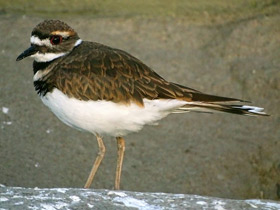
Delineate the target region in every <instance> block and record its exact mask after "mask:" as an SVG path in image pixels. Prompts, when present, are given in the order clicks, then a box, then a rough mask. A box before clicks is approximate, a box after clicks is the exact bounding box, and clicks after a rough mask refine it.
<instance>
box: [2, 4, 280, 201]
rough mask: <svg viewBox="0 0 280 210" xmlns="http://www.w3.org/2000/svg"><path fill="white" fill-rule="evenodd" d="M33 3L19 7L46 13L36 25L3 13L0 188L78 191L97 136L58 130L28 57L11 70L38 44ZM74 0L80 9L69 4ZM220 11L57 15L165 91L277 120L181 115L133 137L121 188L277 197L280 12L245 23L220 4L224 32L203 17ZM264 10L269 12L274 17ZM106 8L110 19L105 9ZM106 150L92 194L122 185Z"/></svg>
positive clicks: (111, 143) (112, 145)
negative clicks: (172, 88)
mask: <svg viewBox="0 0 280 210" xmlns="http://www.w3.org/2000/svg"><path fill="white" fill-rule="evenodd" d="M0 2H1V0H0ZM2 2H4V1H2ZM5 2H7V4H9V5H10V4H16V3H15V2H19V1H5ZM20 2H23V1H20ZM36 2H38V1H34V2H33V1H26V4H27V5H26V4H25V7H24V3H23V5H22V4H20V3H18V4H17V5H16V6H17V7H20V8H26V9H28V11H30V9H32V8H34V7H35V8H40V10H38V12H37V13H36V15H34V14H33V13H32V14H31V13H26V14H24V15H23V14H22V13H9V12H8V10H5V11H7V12H5V11H4V12H1V11H3V10H0V37H1V41H0V55H1V56H0V110H1V111H0V183H1V184H5V185H6V186H21V187H40V188H53V187H66V188H67V187H71V188H72V187H82V186H83V185H84V183H85V181H86V179H87V176H88V173H89V171H90V168H91V166H92V164H93V161H94V158H95V157H96V155H97V142H96V140H95V137H94V136H93V135H91V134H88V133H82V132H79V131H76V130H74V129H72V128H70V127H67V126H66V125H64V124H63V123H62V122H60V121H59V120H58V119H57V118H56V117H55V116H54V115H53V114H52V113H51V112H50V111H49V110H48V109H47V108H46V107H45V106H44V105H43V104H42V102H41V101H40V98H39V97H38V96H37V95H36V93H35V91H34V87H33V84H32V83H33V79H32V77H33V75H32V74H33V73H32V59H28V58H27V59H26V60H24V61H22V62H16V61H15V59H16V57H17V56H18V55H19V54H20V53H21V52H22V51H23V50H24V49H26V48H27V47H28V46H29V45H30V43H29V39H30V33H31V30H32V29H33V27H34V26H35V25H36V24H38V23H39V22H41V21H42V20H43V19H44V17H42V16H40V15H41V13H40V12H41V11H42V10H41V9H43V7H41V6H39V5H37V4H36ZM40 2H42V3H44V4H52V5H55V7H58V6H59V5H60V4H58V3H57V1H53V2H50V1H40ZM63 2H66V1H63ZM67 2H68V1H67ZM78 2H82V1H76V0H75V4H72V5H71V4H70V6H75V7H76V4H77V3H78ZM102 2H104V3H106V4H107V2H108V1H102ZM118 2H119V1H118ZM149 2H152V1H149ZM156 2H159V1H156ZM166 2H167V0H166ZM168 2H169V1H168ZM181 2H190V4H191V2H194V1H181ZM195 2H200V1H195ZM204 2H209V1H206V0H205V1H204ZM213 2H218V1H213ZM213 2H211V4H210V5H209V3H208V4H207V5H206V6H205V7H204V6H202V7H201V8H200V10H199V11H203V10H206V11H205V12H201V13H200V12H198V14H197V16H196V17H200V18H201V21H198V22H196V21H193V20H189V18H188V17H189V16H188V15H187V16H184V15H180V16H172V15H163V16H158V15H157V13H156V11H155V14H154V16H145V15H138V16H137V14H136V15H134V16H133V15H132V16H122V15H121V14H119V15H117V16H114V14H111V16H110V17H108V16H104V14H103V13H102V10H101V11H99V14H100V15H99V17H98V18H94V17H91V16H85V15H84V13H83V12H84V11H83V10H81V11H80V14H81V15H80V16H78V15H76V16H72V13H71V11H68V10H66V11H65V10H64V7H61V8H58V9H60V11H65V13H64V15H63V16H62V15H61V14H58V13H57V12H51V11H49V14H48V17H49V18H50V17H51V18H53V17H55V18H58V19H61V20H63V21H66V22H67V23H68V24H70V25H71V26H72V27H73V28H74V29H75V30H77V31H78V33H79V35H80V37H81V38H82V39H83V40H90V41H97V42H101V43H104V44H107V45H110V46H112V47H116V48H120V49H123V50H125V51H128V52H130V53H131V54H132V55H134V56H136V57H138V58H139V59H141V60H142V61H143V62H144V63H146V64H147V65H149V66H151V67H152V68H153V69H154V70H155V71H156V72H158V73H159V74H160V75H162V76H163V77H164V78H166V79H167V80H169V81H173V82H176V83H180V84H182V85H186V86H189V87H192V88H195V89H198V90H201V91H204V92H207V93H209V94H217V95H223V96H230V97H237V98H242V99H244V100H249V101H252V102H253V104H254V105H257V106H261V107H264V108H265V109H266V111H267V112H268V113H269V114H271V116H270V117H267V118H266V117H259V118H253V117H242V116H235V115H229V114H213V115H209V114H197V113H189V114H184V115H175V114H174V115H170V116H168V117H167V118H166V119H163V120H162V121H160V122H159V125H158V126H147V127H145V128H144V129H143V130H142V131H141V132H139V133H135V134H131V135H128V136H127V137H125V139H126V143H127V144H126V154H125V157H124V165H123V174H122V181H121V189H123V190H128V191H138V192H139V191H145V192H147V191H148V192H168V193H184V194H199V195H207V196H215V197H224V198H234V199H248V198H265V199H280V153H279V151H280V129H279V128H280V109H279V98H280V71H279V69H280V36H279V34H280V24H279V22H280V15H279V14H280V13H268V11H269V8H270V7H273V5H275V6H276V7H277V6H278V7H279V4H276V1H274V0H264V1H258V2H259V3H258V4H252V9H253V10H254V11H253V15H252V13H250V12H245V13H246V16H242V15H241V16H240V15H238V14H239V11H241V10H240V9H239V8H243V6H242V5H239V6H238V7H237V9H236V10H235V9H233V10H232V9H231V7H227V5H228V3H227V2H231V4H236V3H232V2H237V1H224V0H221V1H220V2H222V3H223V4H225V7H226V8H228V9H230V10H231V13H229V14H231V15H232V17H231V18H230V20H231V21H226V20H225V21H221V22H222V23H220V22H219V24H216V23H215V22H214V23H211V18H208V13H209V12H210V11H209V10H208V9H207V8H208V7H211V8H213V9H216V8H217V12H218V10H219V9H221V7H220V6H219V5H215V3H213ZM239 2H245V1H239ZM246 2H247V1H246ZM248 2H249V3H246V5H248V4H249V5H251V3H250V2H252V1H248ZM263 2H265V3H263ZM268 2H271V4H266V3H268ZM273 2H275V3H274V4H272V3H273ZM277 2H279V1H277ZM35 4H36V5H35ZM242 4H243V3H242ZM259 4H264V5H263V6H264V7H265V8H266V15H263V12H261V11H260V10H261V6H260V5H259ZM67 5H68V4H67ZM0 6H1V5H0ZM33 6H34V7H33ZM116 6H119V5H118V4H116ZM236 6H237V5H236ZM167 7H169V6H166V5H165V7H164V8H167ZM11 8H15V7H13V5H12V6H11ZM77 8H79V7H77ZM106 8H107V9H108V10H109V9H110V11H111V12H113V10H111V7H110V6H109V5H107V7H106ZM178 8H179V9H182V10H185V7H178ZM254 8H255V9H254ZM158 9H159V10H161V9H162V8H161V7H158ZM247 9H248V8H247ZM134 10H135V8H134ZM137 10H138V8H137ZM55 11H57V10H55ZM192 11H194V12H196V11H197V10H192ZM225 11H227V10H225ZM225 11H223V13H224V14H227V12H225ZM235 11H236V12H237V13H235ZM246 11H247V10H246ZM259 11H260V13H259ZM88 12H91V11H88ZM163 12H164V11H163ZM183 12H186V13H187V10H186V11H182V14H183ZM241 12H242V13H244V11H243V10H242V11H241ZM107 14H108V13H107ZM130 14H134V13H133V12H132V13H130ZM138 14H139V13H138ZM204 19H207V21H205V22H206V23H205V24H204V21H203V20H204ZM209 22H210V23H211V24H208V23H209ZM104 144H105V145H106V149H107V150H106V151H107V152H106V154H105V158H104V160H103V162H102V164H101V166H100V168H99V171H98V173H97V174H96V177H95V180H94V183H93V185H92V187H93V188H95V189H96V188H101V189H111V188H112V187H113V183H114V173H115V167H116V155H117V151H116V142H115V140H114V139H113V138H108V137H106V138H105V139H104Z"/></svg>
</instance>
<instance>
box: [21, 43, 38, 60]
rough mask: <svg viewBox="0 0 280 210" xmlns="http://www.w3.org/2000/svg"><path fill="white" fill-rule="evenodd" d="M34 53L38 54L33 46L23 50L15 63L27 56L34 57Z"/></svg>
mask: <svg viewBox="0 0 280 210" xmlns="http://www.w3.org/2000/svg"><path fill="white" fill-rule="evenodd" d="M36 52H38V49H37V47H36V46H35V45H31V46H30V47H29V48H28V49H27V50H25V51H24V52H23V53H21V54H20V55H19V56H18V57H17V61H20V60H22V59H24V58H26V57H28V56H31V55H34V54H35V53H36Z"/></svg>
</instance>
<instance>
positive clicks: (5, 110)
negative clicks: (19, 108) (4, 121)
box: [2, 106, 9, 114]
mask: <svg viewBox="0 0 280 210" xmlns="http://www.w3.org/2000/svg"><path fill="white" fill-rule="evenodd" d="M2 112H3V113H4V114H8V112H9V108H7V107H4V106H3V107H2Z"/></svg>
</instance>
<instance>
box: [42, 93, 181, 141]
mask: <svg viewBox="0 0 280 210" xmlns="http://www.w3.org/2000/svg"><path fill="white" fill-rule="evenodd" d="M41 99H42V101H43V103H44V104H45V105H46V106H48V107H49V108H50V109H51V110H52V112H53V113H54V114H55V115H56V116H57V117H58V118H59V119H60V120H61V121H63V122H64V123H65V124H67V125H69V126H71V127H74V128H76V129H79V130H84V131H88V132H91V133H94V134H96V133H98V134H99V135H104V134H106V135H110V136H124V135H126V134H128V133H130V132H136V131H139V130H140V129H141V128H142V127H143V126H144V125H145V124H153V123H155V122H156V121H158V120H160V119H162V118H163V117H166V116H167V115H168V114H169V113H171V112H172V110H174V109H176V108H178V107H180V106H182V105H184V104H186V102H184V101H180V100H174V99H172V100H162V99H161V100H147V99H144V107H139V106H137V105H136V104H133V103H131V104H130V105H124V104H117V103H114V102H110V101H81V100H78V99H75V98H69V97H68V96H66V95H64V94H63V93H62V92H61V91H60V90H58V89H54V90H53V91H52V92H49V93H47V94H46V95H45V96H44V97H41Z"/></svg>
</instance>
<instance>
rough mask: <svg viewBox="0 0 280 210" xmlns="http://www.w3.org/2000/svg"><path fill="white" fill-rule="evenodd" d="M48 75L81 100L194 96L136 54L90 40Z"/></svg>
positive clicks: (69, 93)
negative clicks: (135, 55)
mask: <svg viewBox="0 0 280 210" xmlns="http://www.w3.org/2000/svg"><path fill="white" fill-rule="evenodd" d="M82 55H83V57H82ZM73 57H74V58H75V59H73ZM71 58H72V59H71ZM49 79H51V80H52V81H53V82H54V83H55V87H56V88H58V89H60V90H61V91H62V92H63V93H65V94H67V95H68V96H69V97H75V98H78V99H80V100H111V101H114V102H121V103H130V102H131V101H134V102H136V103H137V104H139V105H143V99H144V98H147V99H158V98H166V99H167V98H181V99H182V100H190V99H191V94H190V93H187V92H185V91H183V89H182V88H180V87H179V86H177V85H176V84H173V83H169V82H167V81H166V80H164V79H163V78H162V77H161V76H159V75H158V74H157V73H155V72H154V71H153V70H151V69H150V68H149V67H148V66H146V65H145V64H143V63H142V62H141V61H139V60H138V59H137V58H135V57H133V56H131V55H129V54H127V53H126V52H124V51H121V50H117V49H112V48H109V47H107V46H104V45H101V44H97V43H90V42H87V43H86V44H85V43H83V44H81V45H80V46H78V47H77V48H76V49H74V50H73V51H72V52H71V56H67V57H65V58H64V59H62V60H61V61H60V63H59V67H58V66H57V67H55V69H54V70H53V75H52V78H49ZM190 90H191V89H190Z"/></svg>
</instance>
